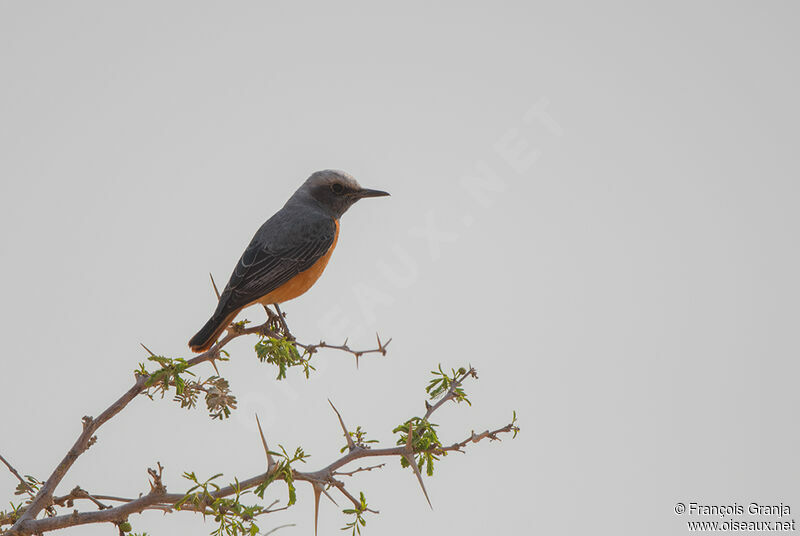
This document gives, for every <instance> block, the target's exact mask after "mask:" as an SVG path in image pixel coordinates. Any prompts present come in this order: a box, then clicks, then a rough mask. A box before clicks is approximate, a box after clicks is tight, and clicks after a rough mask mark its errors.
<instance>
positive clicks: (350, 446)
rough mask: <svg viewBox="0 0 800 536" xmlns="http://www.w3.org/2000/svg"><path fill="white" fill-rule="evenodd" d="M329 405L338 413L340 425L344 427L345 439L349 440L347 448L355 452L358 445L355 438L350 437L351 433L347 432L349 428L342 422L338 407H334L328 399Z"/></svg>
mask: <svg viewBox="0 0 800 536" xmlns="http://www.w3.org/2000/svg"><path fill="white" fill-rule="evenodd" d="M328 404H330V405H331V407H332V408H333V411H334V412H335V413H336V416H337V417H339V424H341V425H342V431H343V432H344V438H345V439H346V440H347V448H348V449H350V450H355V449H356V444H355V442H354V441H353V438H352V437H351V436H350V432H348V431H347V427H346V426H345V425H344V421H343V420H342V415H341V414H340V413H339V410H338V409H336V406H334V405H333V402H331V399H330V398H329V399H328Z"/></svg>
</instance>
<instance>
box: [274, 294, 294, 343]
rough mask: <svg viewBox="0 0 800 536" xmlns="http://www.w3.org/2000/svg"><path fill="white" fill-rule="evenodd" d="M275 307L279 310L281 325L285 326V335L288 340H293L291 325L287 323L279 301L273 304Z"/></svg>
mask: <svg viewBox="0 0 800 536" xmlns="http://www.w3.org/2000/svg"><path fill="white" fill-rule="evenodd" d="M272 305H273V307H275V310H276V311H278V319H279V320H280V322H281V327H283V336H284V338H285V339H286V340H287V341H293V340H294V336H293V335H292V334H291V332H290V331H289V326H287V325H286V315H284V313H283V312H282V311H281V308H280V306H279V305H278V304H277V303H273V304H272Z"/></svg>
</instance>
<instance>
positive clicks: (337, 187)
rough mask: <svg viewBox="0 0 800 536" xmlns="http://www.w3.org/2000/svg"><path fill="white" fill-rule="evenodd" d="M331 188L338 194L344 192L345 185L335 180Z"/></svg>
mask: <svg viewBox="0 0 800 536" xmlns="http://www.w3.org/2000/svg"><path fill="white" fill-rule="evenodd" d="M331 190H333V193H335V194H337V195H338V194H341V193H342V192H344V186H342V185H341V184H339V183H338V182H334V183H333V184H331Z"/></svg>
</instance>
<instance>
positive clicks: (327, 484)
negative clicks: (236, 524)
mask: <svg viewBox="0 0 800 536" xmlns="http://www.w3.org/2000/svg"><path fill="white" fill-rule="evenodd" d="M468 376H473V377H477V376H476V374H475V370H474V369H472V368H470V370H469V371H466V373H464V374H462V375H461V376H460V377H458V378H456V379H454V380H453V383H452V384H451V387H450V388H449V389H448V391H447V393H446V394H445V395H444V396H443V397H442V398H441V399H440V400H439V401H438V402H437V403H436V404H434V405H430V404H427V402H426V407H427V411H426V413H425V419H426V420H427V419H428V418H429V417H431V415H433V413H434V412H435V411H436V410H437V409H439V408H440V407H442V405H443V403H444V402H446V401H447V400H453V399H454V398H455V393H456V390H457V389H459V388H460V386H461V384H462V383H463V381H464V379H466V378H467V377H468ZM329 402H330V401H329ZM331 407H332V408H333V410H334V412H335V413H336V416H337V419H338V420H339V423H340V425H341V428H342V431H343V432H344V435H345V437H346V438H348V450H347V453H345V454H344V455H342V456H341V457H339V458H337V459H336V460H334V461H332V462H330V463H329V464H328V465H326V466H324V467H322V468H321V469H318V470H316V471H299V470H296V469H294V468H290V471H289V473H288V474H286V473H283V474H277V475H276V472H277V471H278V470H279V467H280V464H279V463H276V461H275V458H274V454H275V453H274V452H273V451H271V450H270V449H269V447H268V446H267V441H266V439H265V437H264V433H263V430H262V428H261V423H260V422H259V421H258V417H257V416H256V421H257V425H258V430H259V434H260V438H261V443H262V446H263V448H264V452H265V454H266V465H267V471H266V472H264V473H261V474H258V475H255V476H253V477H250V478H248V479H245V480H241V481H238V480H237V484H236V485H229V486H225V487H221V488H218V489H216V490H215V491H212V492H209V493H207V494H205V495H204V496H203V497H202V498H201V500H199V501H198V502H196V503H191V502H187V497H188V495H186V494H176V493H167V491H166V488H165V487H164V485H163V483H162V471H163V467H161V464H158V466H157V469H148V474H149V477H150V491H149V492H148V493H147V494H144V495H142V496H140V497H138V498H136V499H130V498H123V497H114V496H107V495H94V496H92V495H90V494H89V493H87V492H86V491H84V490H82V489H81V488H79V487H76V488H75V489H74V490H73V491H72V492H71V493H70V494H69V495H67V496H64V497H56V498H54V499H53V501H52V502H53V503H54V504H57V505H59V506H70V507H71V506H72V504H73V503H74V501H75V500H78V499H88V500H91V501H92V502H94V503H95V505H97V506H98V507H99V508H100V510H99V511H95V512H78V511H75V512H73V513H72V514H68V515H60V516H54V517H45V518H42V519H33V518H29V519H27V520H26V521H24V522H22V523H19V522H17V523H16V524H15V525H14V526H13V527H12V529H11V530H10V531H8V532H6V533H4V536H22V535H28V534H40V533H44V532H48V531H52V530H57V529H63V528H67V527H72V526H78V525H85V524H89V523H104V522H105V523H117V524H119V523H122V522H125V521H126V520H127V518H128V516H130V515H132V514H136V513H141V512H144V511H146V510H161V511H164V512H173V511H176V510H186V511H194V512H200V513H204V514H210V515H214V514H215V512H214V511H213V510H211V511H210V510H209V507H210V506H211V504H212V503H213V502H214V501H215V500H218V499H221V498H225V497H230V496H234V495H236V496H238V495H239V494H241V493H242V492H243V491H245V490H250V489H253V488H256V487H258V486H260V485H263V484H264V483H265V482H270V481H274V480H287V478H291V480H292V481H301V482H308V483H309V484H311V486H312V489H313V491H314V495H315V519H314V525H315V527H316V525H317V521H318V516H319V499H320V497H321V494H325V495H326V496H327V497H328V498H330V499H331V501H333V502H334V503H335V501H334V500H333V498H332V497H331V496H330V495H329V493H328V491H327V490H328V489H330V488H335V489H336V490H338V491H339V492H340V493H341V494H342V495H343V496H344V497H345V498H347V499H348V500H349V501H350V502H351V503H352V504H353V506H354V507H355V508H356V510H358V511H360V512H363V511H366V512H372V513H378V511H377V510H374V509H372V508H368V507H366V506H365V505H364V504H363V503H362V500H363V495H362V500H360V499H359V498H356V497H355V496H354V495H353V494H351V493H350V492H349V491H348V489H347V488H346V485H345V483H344V482H343V481H342V480H339V479H338V478H337V477H352V476H353V475H355V474H357V473H360V472H364V471H372V470H375V469H379V468H381V467H383V466H384V465H385V464H384V463H380V464H377V465H371V466H366V467H362V466H359V467H357V468H355V469H353V470H351V471H340V470H339V469H341V468H343V467H345V466H347V465H349V464H351V463H353V462H355V461H356V460H361V459H364V458H387V457H399V458H404V459H406V460H407V461H409V463H410V464H411V465H412V467H413V468H414V472H415V474H416V476H417V477H418V478H419V482H420V485H422V477H421V475H420V472H419V468H418V467H417V466H416V462H415V461H414V456H415V455H420V454H435V455H446V453H447V452H451V451H457V452H463V449H464V448H465V447H466V446H467V445H468V444H470V443H478V442H480V441H481V440H483V439H489V440H499V439H500V437H499V435H500V434H503V433H514V435H516V433H517V432H518V431H519V428H518V427H517V426H516V424H515V422H516V416H515V418H514V420H512V421H511V422H510V423H508V424H506V425H505V426H502V427H500V428H497V429H495V430H491V431H489V430H487V431H485V432H482V433H480V434H476V433H475V432H472V433H471V434H470V436H469V437H467V438H465V439H463V440H462V441H459V442H455V443H453V444H452V445H450V446H447V447H444V446H441V445H435V446H432V447H430V448H428V449H426V450H417V449H415V448H414V446H413V445H414V442H413V439H412V438H413V437H414V432H413V429H411V428H410V429H409V433H408V435H407V438H406V440H405V441H404V442H403V444H402V445H398V446H395V447H386V448H369V447H368V446H366V445H364V444H358V443H355V442H354V441H353V439H352V437H353V434H352V433H351V432H349V431H348V429H347V427H346V426H345V424H344V420H343V419H342V416H341V414H340V413H339V411H338V410H337V409H336V408H335V407H334V406H333V404H332V403H331ZM287 483H288V482H287ZM422 490H423V492H424V494H425V497H426V499H428V495H427V492H426V491H425V488H424V485H423V486H422ZM100 500H106V501H115V502H121V503H123V504H121V505H119V506H115V507H109V506H106V505H104V504H103V503H100ZM428 502H429V503H430V500H429V499H428ZM276 503H277V501H275V502H273V503H272V504H270V505H269V506H268V507H267V508H264V509H263V510H261V511H260V512H258V513H257V514H255V515H261V514H268V513H272V512H276V511H278V510H283V509H286V508H288V507H289V506H290V505H289V504H287V505H286V506H284V507H280V508H273V506H275V504H276ZM29 508H30V506H29V507H28V509H29ZM26 511H27V509H26ZM20 519H22V518H20ZM7 523H8V520H4V519H2V518H0V525H2V524H7Z"/></svg>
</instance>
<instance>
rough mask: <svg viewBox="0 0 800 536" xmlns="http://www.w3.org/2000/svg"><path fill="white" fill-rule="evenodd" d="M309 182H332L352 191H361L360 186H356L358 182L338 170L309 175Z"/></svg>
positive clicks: (327, 170)
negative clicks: (347, 187)
mask: <svg viewBox="0 0 800 536" xmlns="http://www.w3.org/2000/svg"><path fill="white" fill-rule="evenodd" d="M309 182H311V183H315V184H333V183H334V182H338V183H340V184H342V185H344V186H349V187H350V188H352V189H354V190H360V189H361V185H360V184H358V181H357V180H355V179H354V178H353V176H352V175H350V174H349V173H345V172H344V171H339V170H338V169H326V170H323V171H317V172H316V173H314V174H313V175H311V177H309Z"/></svg>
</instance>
